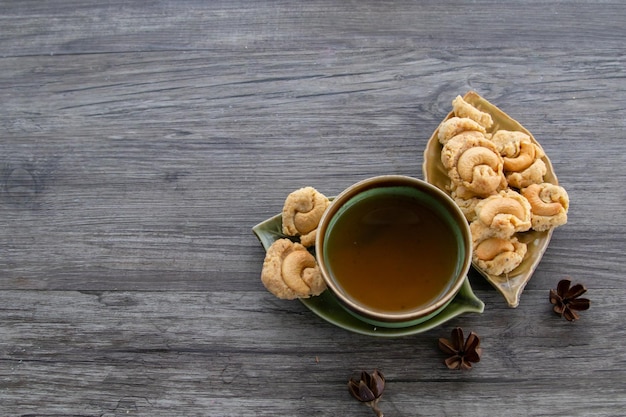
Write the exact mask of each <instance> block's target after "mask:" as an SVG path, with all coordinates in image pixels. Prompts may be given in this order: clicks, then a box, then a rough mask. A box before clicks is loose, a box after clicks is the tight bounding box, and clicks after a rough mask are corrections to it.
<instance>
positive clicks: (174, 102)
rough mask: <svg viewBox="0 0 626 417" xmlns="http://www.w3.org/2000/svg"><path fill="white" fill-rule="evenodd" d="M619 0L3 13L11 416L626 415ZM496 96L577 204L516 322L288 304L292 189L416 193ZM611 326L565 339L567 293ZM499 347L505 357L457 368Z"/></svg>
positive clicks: (6, 349) (3, 290)
mask: <svg viewBox="0 0 626 417" xmlns="http://www.w3.org/2000/svg"><path fill="white" fill-rule="evenodd" d="M625 19H626V5H624V4H622V3H621V2H617V1H614V2H611V1H602V2H582V1H574V2H559V3H553V4H552V3H548V4H546V3H545V2H538V1H522V2H516V3H515V4H508V3H507V4H502V3H501V2H494V1H479V2H472V3H468V2H452V1H445V2H441V1H420V2H410V1H392V2H377V1H363V2H337V1H328V0H317V1H309V2H288V1H274V2H245V1H215V2H204V1H180V2H178V1H124V2H121V1H120V2H104V4H103V2H95V1H73V0H60V1H57V2H38V1H20V2H9V1H5V2H0V23H1V24H0V108H1V109H2V111H1V112H0V414H1V415H7V416H27V415H49V416H53V415H81V416H116V415H146V416H157V415H164V416H171V415H181V416H183V415H184V416H206V415H210V416H238V417H245V416H270V415H272V416H274V415H288V416H311V415H316V416H339V415H341V416H344V415H355V416H356V415H363V416H365V415H372V414H370V413H371V411H369V410H367V408H366V407H364V406H362V405H360V404H358V403H357V402H356V401H354V400H353V399H352V398H350V396H349V395H348V393H347V389H346V386H345V384H346V382H347V380H348V378H349V377H351V376H356V375H357V373H358V371H359V370H361V369H367V370H371V369H373V368H379V369H381V370H382V371H383V372H384V373H385V375H386V376H387V380H388V385H387V391H386V393H385V395H384V398H383V400H382V402H381V406H382V408H383V409H384V410H385V411H386V415H390V416H392V415H393V416H414V415H424V416H443V415H445V416H485V415H489V416H502V415H511V416H552V415H567V416H617V415H621V414H623V409H624V408H626V386H625V385H624V380H625V378H626V371H625V370H624V369H625V365H626V353H625V352H626V342H624V340H626V327H625V326H624V324H623V317H624V316H625V314H626V307H625V306H624V299H625V298H626V284H625V281H624V269H625V268H624V267H625V262H624V256H623V252H624V248H625V242H626V240H625V239H624V235H625V234H626V222H625V221H624V218H625V215H626V209H625V206H626V192H625V191H624V185H623V184H624V181H625V180H626V175H625V174H624V172H623V171H622V170H621V168H622V167H623V166H624V165H626V158H625V156H624V154H625V153H626V144H625V143H626V142H624V132H625V131H626V124H625V122H624V120H625V118H624V115H623V113H624V109H625V108H626V76H625V72H624V71H625V68H626V58H625V55H624V41H625V40H626V29H624V25H623V22H624V21H625ZM470 89H474V90H476V91H478V92H479V93H480V94H481V95H483V96H485V97H486V98H487V99H488V100H490V101H491V102H493V103H494V104H496V105H498V106H499V107H501V108H502V109H503V110H504V111H506V112H508V113H509V114H510V115H511V116H513V117H515V118H516V119H517V120H519V121H520V122H521V123H522V124H523V125H524V126H525V127H526V128H528V129H529V130H530V131H532V132H533V134H534V135H535V136H536V138H537V139H538V140H539V141H540V142H541V143H542V145H543V147H544V148H545V150H546V152H547V154H548V156H549V157H550V159H551V160H552V162H553V165H554V168H555V171H556V173H557V175H558V177H559V180H560V182H561V184H562V185H563V186H565V187H566V188H567V190H568V192H569V195H570V199H571V207H570V216H569V222H568V224H567V225H565V226H563V227H562V228H559V229H557V230H556V231H555V234H554V238H553V240H552V243H551V245H550V248H549V249H548V252H547V253H546V255H545V257H544V259H543V261H542V262H541V264H540V267H539V268H538V270H537V271H536V273H535V275H534V276H533V279H532V280H531V281H530V283H529V284H528V287H527V289H526V290H525V292H524V294H523V296H522V300H521V303H520V306H519V307H518V308H517V309H509V308H507V307H506V305H505V303H504V301H503V300H502V299H501V297H499V296H498V294H497V293H496V292H495V291H494V290H493V289H492V288H491V287H490V286H489V285H488V284H487V283H486V282H485V281H484V280H483V279H482V278H481V277H480V276H478V275H477V274H474V273H473V274H472V275H471V277H470V278H471V281H472V285H473V287H474V288H475V290H476V293H477V294H478V296H479V297H480V298H481V299H483V300H484V301H485V303H486V309H485V312H484V314H482V315H466V316H462V317H459V318H457V319H454V320H453V321H451V322H450V323H447V324H446V325H444V326H442V327H440V328H437V329H433V330H431V331H429V332H426V333H424V334H419V335H414V336H410V337H405V338H399V339H392V340H389V339H378V338H372V337H367V336H361V335H356V334H352V333H349V332H346V331H344V330H342V329H339V328H336V327H333V326H332V325H330V324H328V323H326V322H324V321H323V320H321V319H320V318H318V317H317V316H315V315H314V314H313V313H311V312H310V311H308V310H307V309H306V307H304V306H303V305H302V304H300V303H299V302H297V301H291V302H288V301H280V300H277V299H275V298H274V297H273V296H271V295H270V294H269V293H267V292H266V291H265V290H264V288H263V286H262V284H261V282H260V279H259V275H260V271H261V264H262V261H263V257H264V252H263V250H262V248H261V246H260V245H259V244H258V242H257V241H256V239H255V237H254V236H253V235H252V233H251V227H252V226H254V225H255V224H257V223H258V222H260V221H262V220H264V219H266V218H268V217H270V216H272V215H274V214H275V213H277V212H279V211H280V209H281V207H282V201H283V199H284V198H285V196H286V195H287V194H288V193H289V192H291V191H292V190H294V189H296V188H299V187H302V186H305V185H312V186H314V187H316V188H317V189H319V190H320V191H322V192H324V193H325V194H327V195H333V194H336V193H338V192H340V191H341V190H342V189H344V188H345V187H346V186H348V185H350V184H352V183H354V182H356V181H358V180H360V179H363V178H366V177H370V176H374V175H379V174H388V173H394V174H406V175H412V176H417V177H421V164H422V161H423V158H422V152H423V149H424V147H425V144H426V141H427V139H428V138H429V137H430V135H431V133H432V132H433V130H434V129H435V128H436V126H437V124H438V123H439V121H440V120H441V119H442V118H443V117H444V116H445V115H446V114H447V112H448V111H449V109H450V102H451V100H452V99H453V98H454V97H455V96H456V95H457V94H463V93H465V92H466V91H468V90H470ZM565 276H571V277H572V278H573V279H574V280H575V281H577V282H583V283H585V284H586V285H587V286H588V287H589V289H590V290H589V293H588V295H589V298H591V299H592V308H591V310H589V311H587V312H583V313H582V314H581V315H582V318H581V320H580V321H579V322H576V323H568V322H566V321H565V320H562V319H560V318H559V317H557V316H556V315H554V314H553V313H552V312H551V311H550V307H551V306H550V304H549V302H548V300H547V296H548V290H549V289H550V288H554V286H555V285H556V283H557V282H558V280H559V279H561V278H563V277H565ZM454 326H462V327H463V328H466V329H468V330H474V331H476V332H477V333H478V334H479V335H480V336H481V339H482V344H483V349H484V355H483V359H482V361H481V362H480V363H479V364H477V365H476V366H475V369H473V370H472V371H470V372H464V373H460V372H452V371H449V370H447V369H446V368H445V367H444V366H443V365H442V359H443V357H442V356H441V353H440V352H439V351H438V350H437V347H436V341H437V338H439V337H444V336H448V334H449V331H450V330H451V329H452V328H453V327H454Z"/></svg>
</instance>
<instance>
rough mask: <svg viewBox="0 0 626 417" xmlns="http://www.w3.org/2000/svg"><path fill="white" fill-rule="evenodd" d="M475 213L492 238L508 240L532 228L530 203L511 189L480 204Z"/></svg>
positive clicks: (477, 205) (477, 219)
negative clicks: (517, 233)
mask: <svg viewBox="0 0 626 417" xmlns="http://www.w3.org/2000/svg"><path fill="white" fill-rule="evenodd" d="M475 212H476V220H475V221H477V222H480V223H482V224H483V225H485V226H486V227H487V228H488V229H489V230H490V231H491V235H492V236H497V237H503V238H506V237H510V236H512V235H513V234H514V233H516V232H525V231H527V230H528V229H530V227H531V208H530V203H529V202H528V200H526V198H524V196H522V195H521V194H519V193H517V192H515V191H513V190H511V189H506V190H502V191H500V192H499V193H498V194H495V195H492V196H489V197H487V198H485V199H483V200H482V201H480V202H478V203H477V204H476V207H475Z"/></svg>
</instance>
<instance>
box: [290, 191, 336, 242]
mask: <svg viewBox="0 0 626 417" xmlns="http://www.w3.org/2000/svg"><path fill="white" fill-rule="evenodd" d="M329 204H330V201H329V200H328V198H327V197H326V196H325V195H324V194H322V193H320V192H319V191H317V190H316V189H315V188H313V187H304V188H300V189H299V190H296V191H294V192H292V193H291V194H289V195H288V196H287V198H286V199H285V204H284V206H283V211H282V219H283V233H284V234H285V235H287V236H299V237H300V243H302V245H304V246H306V247H309V246H313V245H314V244H315V237H316V233H317V226H318V225H319V222H320V220H321V218H322V214H324V212H325V211H326V209H327V208H328V205H329Z"/></svg>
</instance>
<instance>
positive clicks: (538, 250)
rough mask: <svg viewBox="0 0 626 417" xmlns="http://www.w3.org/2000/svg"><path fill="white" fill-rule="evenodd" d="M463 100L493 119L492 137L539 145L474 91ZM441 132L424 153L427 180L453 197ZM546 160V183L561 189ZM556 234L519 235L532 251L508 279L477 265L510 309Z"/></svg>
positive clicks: (424, 168)
mask: <svg viewBox="0 0 626 417" xmlns="http://www.w3.org/2000/svg"><path fill="white" fill-rule="evenodd" d="M463 98H464V100H465V101H467V102H468V103H470V104H472V105H473V106H474V107H476V108H477V109H479V110H481V111H483V112H486V113H489V114H490V115H491V117H492V118H493V126H492V127H491V128H490V129H488V130H487V133H492V132H495V131H497V130H501V129H505V130H517V131H521V132H524V133H526V134H527V135H528V136H530V138H531V140H532V141H533V142H534V143H535V144H537V145H539V143H538V142H537V141H536V140H535V138H534V137H533V135H532V134H531V133H530V132H529V131H528V130H526V129H525V128H524V127H523V126H522V125H520V124H519V123H518V122H517V121H515V120H514V119H512V118H511V117H510V116H509V115H507V114H506V113H504V112H503V111H502V110H500V109H499V108H497V107H496V106H494V105H493V104H491V103H490V102H488V101H487V100H485V99H484V98H482V97H481V96H480V95H478V94H477V93H476V92H473V91H470V92H468V93H467V94H466V95H465V97H463ZM453 116H454V114H453V113H452V112H450V113H449V114H448V116H447V117H446V118H445V119H444V120H447V119H449V118H451V117H453ZM438 130H439V129H436V130H435V132H434V133H433V135H432V136H431V138H430V140H429V141H428V144H427V145H426V150H425V151H424V165H423V173H424V179H425V180H426V181H427V182H429V183H431V184H433V185H435V186H437V187H438V188H440V189H441V190H443V191H445V192H446V193H450V179H449V178H448V175H447V172H446V169H445V168H444V166H443V164H442V163H441V150H442V148H443V146H442V145H441V144H440V143H439V140H438V139H437V134H438ZM539 146H541V145H539ZM542 160H543V162H545V164H546V168H547V173H546V175H545V176H544V181H545V182H549V183H552V184H557V185H558V180H557V178H556V175H555V174H554V170H553V168H552V164H551V163H550V160H549V159H548V157H547V156H544V157H543V158H542ZM552 231H553V229H549V230H547V231H545V232H537V231H534V230H531V231H529V232H524V233H518V234H517V235H516V236H517V237H518V239H519V241H520V242H523V243H526V244H527V245H528V251H527V253H526V256H525V257H524V260H523V261H522V263H521V264H520V265H519V266H518V267H517V268H515V269H514V270H513V271H511V272H510V273H509V274H507V275H491V274H488V273H487V272H485V271H483V270H482V269H481V268H478V267H477V266H476V265H475V264H474V265H473V266H474V269H476V270H477V271H478V272H479V273H480V274H481V275H483V276H484V277H485V278H486V279H487V281H489V282H490V283H491V285H493V286H494V287H495V288H496V289H497V290H498V291H499V292H500V293H501V294H502V295H503V296H504V299H505V300H506V302H507V303H508V305H509V306H510V307H517V306H518V305H519V299H520V296H521V294H522V291H523V290H524V287H525V286H526V284H527V283H528V281H529V280H530V278H531V277H532V275H533V272H534V271H535V269H536V268H537V266H538V265H539V262H540V261H541V258H542V257H543V254H544V253H545V251H546V249H547V248H548V244H549V243H550V239H551V237H552Z"/></svg>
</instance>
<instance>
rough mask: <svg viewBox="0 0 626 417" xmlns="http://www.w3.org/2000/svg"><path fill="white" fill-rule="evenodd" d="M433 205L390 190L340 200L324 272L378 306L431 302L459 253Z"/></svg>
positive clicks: (400, 308) (406, 307) (404, 307)
mask: <svg viewBox="0 0 626 417" xmlns="http://www.w3.org/2000/svg"><path fill="white" fill-rule="evenodd" d="M426 198H428V197H426ZM435 211H436V207H435V208H431V207H426V204H424V203H420V202H419V201H418V199H417V197H413V196H410V195H397V193H395V192H387V193H381V194H374V195H373V196H371V197H370V198H367V199H362V200H359V201H357V202H355V203H353V204H351V203H350V202H348V203H346V205H345V206H344V207H342V208H341V209H340V211H339V212H338V213H337V214H336V220H335V222H334V224H333V225H332V234H331V235H330V236H329V237H328V238H327V242H326V251H325V253H326V254H327V258H326V263H327V265H328V269H329V272H330V273H331V274H332V275H333V276H334V277H335V279H336V280H337V282H338V283H339V285H340V286H341V287H342V288H343V289H344V291H345V292H346V293H347V294H349V296H350V297H351V298H353V299H354V300H355V301H357V302H359V303H362V304H365V305H367V306H369V307H370V308H373V309H375V310H378V311H381V312H394V313H397V312H405V311H406V312H408V311H410V310H414V309H417V308H419V307H422V306H424V305H427V304H429V303H431V302H433V301H434V300H436V299H437V298H439V297H440V296H441V295H442V294H443V293H444V292H446V290H447V289H448V288H449V287H450V285H452V281H453V280H454V278H455V275H456V274H457V264H458V262H457V260H458V259H459V258H460V257H461V255H460V254H459V244H458V243H457V238H456V234H455V232H454V229H453V228H452V226H451V225H450V224H449V222H448V221H446V220H444V219H443V218H442V217H441V215H438V214H437V213H436V212H435Z"/></svg>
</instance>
